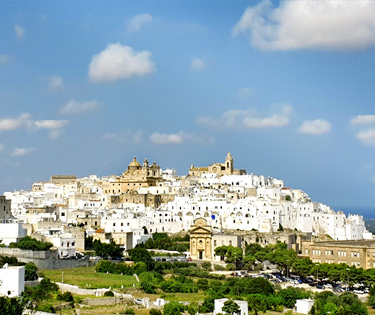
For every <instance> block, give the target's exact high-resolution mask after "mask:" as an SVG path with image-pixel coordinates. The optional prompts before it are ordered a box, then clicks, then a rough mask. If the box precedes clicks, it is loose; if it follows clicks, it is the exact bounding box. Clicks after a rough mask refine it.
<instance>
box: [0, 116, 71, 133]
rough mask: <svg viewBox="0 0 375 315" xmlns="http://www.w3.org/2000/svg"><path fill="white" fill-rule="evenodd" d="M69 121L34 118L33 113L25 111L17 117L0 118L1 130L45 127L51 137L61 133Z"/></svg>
mask: <svg viewBox="0 0 375 315" xmlns="http://www.w3.org/2000/svg"><path fill="white" fill-rule="evenodd" d="M68 123H69V121H68V120H32V119H31V115H30V114H28V113H25V114H22V115H20V116H19V117H17V118H5V119H0V132H1V131H11V130H16V129H20V128H25V129H27V130H38V129H44V130H49V134H50V137H51V138H52V139H55V138H57V137H58V136H59V135H60V134H61V132H62V129H63V127H65V126H66V125H67V124H68Z"/></svg>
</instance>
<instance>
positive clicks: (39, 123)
mask: <svg viewBox="0 0 375 315" xmlns="http://www.w3.org/2000/svg"><path fill="white" fill-rule="evenodd" d="M68 123H69V120H36V121H35V122H34V124H35V127H36V128H37V129H60V128H63V127H65V126H66V125H67V124H68Z"/></svg>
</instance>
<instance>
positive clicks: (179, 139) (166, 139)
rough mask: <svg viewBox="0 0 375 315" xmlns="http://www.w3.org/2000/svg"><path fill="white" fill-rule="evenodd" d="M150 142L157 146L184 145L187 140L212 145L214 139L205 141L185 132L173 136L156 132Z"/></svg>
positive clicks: (172, 134)
mask: <svg viewBox="0 0 375 315" xmlns="http://www.w3.org/2000/svg"><path fill="white" fill-rule="evenodd" d="M150 140H151V142H153V143H155V144H181V143H184V142H185V141H186V140H189V141H195V142H204V143H212V141H213V140H212V139H204V138H203V137H201V136H198V135H194V134H191V133H186V132H183V131H180V132H179V133H171V134H167V133H159V132H154V133H153V134H152V135H151V136H150Z"/></svg>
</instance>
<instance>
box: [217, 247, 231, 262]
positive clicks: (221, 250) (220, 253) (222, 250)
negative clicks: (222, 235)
mask: <svg viewBox="0 0 375 315" xmlns="http://www.w3.org/2000/svg"><path fill="white" fill-rule="evenodd" d="M227 251H228V246H226V245H223V246H219V247H216V248H215V255H216V256H220V260H224V257H225V254H226V253H227Z"/></svg>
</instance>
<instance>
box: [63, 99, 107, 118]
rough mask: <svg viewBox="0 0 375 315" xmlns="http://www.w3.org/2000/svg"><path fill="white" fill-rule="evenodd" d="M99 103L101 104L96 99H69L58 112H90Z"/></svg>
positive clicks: (72, 113) (73, 113)
mask: <svg viewBox="0 0 375 315" xmlns="http://www.w3.org/2000/svg"><path fill="white" fill-rule="evenodd" d="M101 105H102V104H101V103H99V102H97V101H86V102H77V101H76V100H71V101H69V102H68V103H67V104H66V105H65V106H63V107H62V108H61V109H60V113H61V114H66V115H76V114H82V113H87V112H92V111H94V110H96V109H97V108H99V107H100V106H101Z"/></svg>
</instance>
